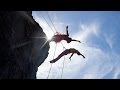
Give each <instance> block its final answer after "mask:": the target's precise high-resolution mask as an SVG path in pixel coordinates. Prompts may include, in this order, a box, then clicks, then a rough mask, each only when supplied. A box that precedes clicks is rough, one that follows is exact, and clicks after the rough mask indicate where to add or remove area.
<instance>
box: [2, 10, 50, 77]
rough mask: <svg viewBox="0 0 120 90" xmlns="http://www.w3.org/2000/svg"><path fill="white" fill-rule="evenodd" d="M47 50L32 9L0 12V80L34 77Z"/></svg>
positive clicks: (44, 36) (44, 37)
mask: <svg viewBox="0 0 120 90" xmlns="http://www.w3.org/2000/svg"><path fill="white" fill-rule="evenodd" d="M48 50H49V43H48V42H46V35H45V33H44V32H43V30H42V28H41V27H40V26H39V24H38V23H37V22H36V21H35V20H34V19H33V17H32V11H0V79H36V73H37V70H38V67H39V66H40V65H41V64H42V63H43V62H44V61H45V59H46V58H47V56H48Z"/></svg>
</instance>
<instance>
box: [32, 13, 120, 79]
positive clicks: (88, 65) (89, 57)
mask: <svg viewBox="0 0 120 90" xmlns="http://www.w3.org/2000/svg"><path fill="white" fill-rule="evenodd" d="M47 14H48V15H49V16H48V15H47ZM32 15H33V17H34V19H35V20H36V22H38V23H39V25H40V26H41V27H42V28H43V31H44V32H45V33H46V35H47V37H48V38H50V37H52V35H54V33H55V31H58V32H60V33H66V26H67V25H68V31H69V35H70V37H72V38H73V39H78V40H80V41H81V43H78V42H71V43H69V44H68V43H67V42H66V41H64V40H63V41H62V44H63V45H64V46H65V47H66V48H67V49H69V48H75V49H77V50H79V51H80V52H81V53H82V54H83V55H84V56H85V57H86V58H85V59H84V58H83V57H82V56H78V55H77V54H74V55H73V57H72V58H71V61H70V60H69V57H70V54H68V55H66V56H65V57H62V58H61V59H60V60H59V61H57V62H56V63H54V64H52V68H51V71H50V74H49V70H50V66H51V64H50V62H49V61H50V60H52V59H53V56H54V51H55V45H56V44H55V43H54V42H50V49H49V55H48V57H47V58H46V60H45V61H44V63H43V64H42V65H41V66H39V68H38V72H37V75H36V76H37V79H47V77H48V74H49V77H48V79H120V65H119V64H120V39H119V38H120V12H119V11H33V14H32ZM49 17H50V18H49ZM50 19H51V20H52V22H51V21H50ZM52 23H53V24H52ZM53 25H54V26H53ZM54 27H55V28H54ZM51 28H52V29H51ZM62 44H61V43H58V44H57V47H56V52H55V56H54V58H56V57H57V56H58V55H59V54H60V53H61V52H62V51H63V46H62ZM64 58H65V59H64ZM63 65H64V68H63ZM62 70H63V73H62Z"/></svg>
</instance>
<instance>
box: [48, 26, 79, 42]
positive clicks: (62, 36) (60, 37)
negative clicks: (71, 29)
mask: <svg viewBox="0 0 120 90" xmlns="http://www.w3.org/2000/svg"><path fill="white" fill-rule="evenodd" d="M62 40H65V41H67V43H70V42H71V41H77V42H79V43H81V42H80V41H79V40H75V39H72V38H70V37H69V33H68V26H66V34H60V33H58V32H57V34H56V35H54V36H53V37H52V38H51V40H49V41H54V42H56V43H58V42H61V41H62Z"/></svg>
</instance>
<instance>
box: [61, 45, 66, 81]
mask: <svg viewBox="0 0 120 90" xmlns="http://www.w3.org/2000/svg"><path fill="white" fill-rule="evenodd" d="M64 49H65V48H64V47H63V51H64ZM64 62H65V56H64V60H63V67H62V73H61V79H62V76H63V69H64Z"/></svg>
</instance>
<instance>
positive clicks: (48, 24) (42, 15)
mask: <svg viewBox="0 0 120 90" xmlns="http://www.w3.org/2000/svg"><path fill="white" fill-rule="evenodd" d="M41 17H42V18H43V19H44V20H45V21H46V23H47V25H48V26H49V27H50V29H51V30H52V31H53V33H55V31H54V30H53V29H52V27H51V26H50V24H49V23H48V22H47V20H46V19H45V17H44V16H43V15H42V13H41Z"/></svg>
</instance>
